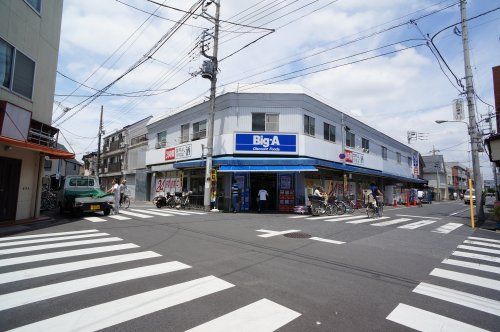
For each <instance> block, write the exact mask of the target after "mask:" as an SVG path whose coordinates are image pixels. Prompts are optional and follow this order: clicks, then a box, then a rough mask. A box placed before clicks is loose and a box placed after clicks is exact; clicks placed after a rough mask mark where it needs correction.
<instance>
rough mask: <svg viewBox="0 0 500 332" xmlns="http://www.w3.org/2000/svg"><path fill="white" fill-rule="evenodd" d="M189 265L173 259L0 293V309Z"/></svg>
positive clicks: (185, 267) (179, 268)
mask: <svg viewBox="0 0 500 332" xmlns="http://www.w3.org/2000/svg"><path fill="white" fill-rule="evenodd" d="M190 267H191V266H189V265H186V264H183V263H180V262H177V261H174V262H168V263H161V264H155V265H148V266H141V267H138V268H134V269H128V270H120V271H116V272H111V273H105V274H99V275H95V276H91V277H87V278H81V279H74V280H70V281H65V282H59V283H56V284H50V285H46V286H41V287H35V288H30V289H26V290H22V291H18V292H13V293H8V294H3V295H0V310H6V309H11V308H14V307H18V306H22V305H26V304H28V303H34V302H39V301H44V300H48V299H52V298H55V297H58V296H63V295H67V294H72V293H76V292H81V291H85V290H89V289H93V288H97V287H102V286H106V285H111V284H116V283H120V282H124V281H128V280H134V279H139V278H145V277H151V276H155V275H160V274H164V273H169V272H174V271H179V270H184V269H188V268H190Z"/></svg>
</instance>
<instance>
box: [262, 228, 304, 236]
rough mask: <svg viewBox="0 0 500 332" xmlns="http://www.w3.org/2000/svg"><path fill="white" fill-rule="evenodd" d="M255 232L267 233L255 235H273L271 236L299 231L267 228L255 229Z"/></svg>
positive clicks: (297, 230)
mask: <svg viewBox="0 0 500 332" xmlns="http://www.w3.org/2000/svg"><path fill="white" fill-rule="evenodd" d="M256 232H264V233H267V234H260V235H257V236H260V237H273V236H278V235H284V234H288V233H295V232H300V229H289V230H286V231H281V232H280V231H270V230H267V229H257V230H256Z"/></svg>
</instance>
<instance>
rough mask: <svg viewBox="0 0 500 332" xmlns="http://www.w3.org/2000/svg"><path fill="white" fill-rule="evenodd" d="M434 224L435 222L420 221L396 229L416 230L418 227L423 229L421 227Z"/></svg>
mask: <svg viewBox="0 0 500 332" xmlns="http://www.w3.org/2000/svg"><path fill="white" fill-rule="evenodd" d="M435 222H436V220H420V221H417V222H414V223H411V224H407V225H403V226H399V227H398V228H403V229H417V228H420V227H423V226H427V225H430V224H433V223H435Z"/></svg>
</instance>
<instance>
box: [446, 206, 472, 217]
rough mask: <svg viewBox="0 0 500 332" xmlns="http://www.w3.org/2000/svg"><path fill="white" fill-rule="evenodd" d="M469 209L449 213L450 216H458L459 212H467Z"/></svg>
mask: <svg viewBox="0 0 500 332" xmlns="http://www.w3.org/2000/svg"><path fill="white" fill-rule="evenodd" d="M467 210H469V208H466V209H463V210H459V211H457V212H453V213H450V214H449V215H448V217H453V216H456V215H457V214H459V213H462V212H465V211H467Z"/></svg>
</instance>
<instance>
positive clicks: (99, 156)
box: [95, 105, 104, 179]
mask: <svg viewBox="0 0 500 332" xmlns="http://www.w3.org/2000/svg"><path fill="white" fill-rule="evenodd" d="M103 112H104V106H102V105H101V120H100V121H99V133H98V134H97V137H98V138H97V139H98V141H97V170H96V172H95V175H96V176H97V179H99V170H100V168H101V135H102V113H103Z"/></svg>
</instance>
